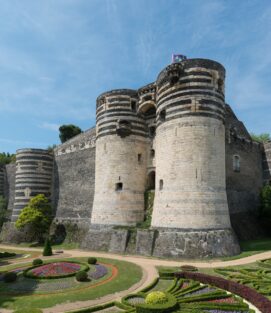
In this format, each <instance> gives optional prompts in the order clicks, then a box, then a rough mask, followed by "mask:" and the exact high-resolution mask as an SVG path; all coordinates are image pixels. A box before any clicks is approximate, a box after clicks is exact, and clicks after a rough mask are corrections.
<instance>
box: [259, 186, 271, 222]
mask: <svg viewBox="0 0 271 313" xmlns="http://www.w3.org/2000/svg"><path fill="white" fill-rule="evenodd" d="M260 200H261V215H262V216H264V217H271V185H265V186H264V187H263V188H262V190H261V194H260Z"/></svg>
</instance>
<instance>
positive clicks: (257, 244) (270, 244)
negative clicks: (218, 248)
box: [222, 238, 271, 261]
mask: <svg viewBox="0 0 271 313" xmlns="http://www.w3.org/2000/svg"><path fill="white" fill-rule="evenodd" d="M240 247H241V251H242V252H241V253H240V254H238V255H235V256H232V257H225V258H222V260H223V261H229V260H237V259H241V258H245V257H248V256H251V255H254V254H258V253H261V252H265V251H269V250H270V251H271V238H261V239H256V240H248V241H241V242H240Z"/></svg>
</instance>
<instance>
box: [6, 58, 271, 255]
mask: <svg viewBox="0 0 271 313" xmlns="http://www.w3.org/2000/svg"><path fill="white" fill-rule="evenodd" d="M224 86H225V69H224V67H223V66H222V65H221V64H219V63H217V62H215V61H212V60H207V59H186V60H183V61H181V62H178V63H173V64H171V65H169V66H167V67H166V68H165V69H164V70H162V71H161V73H160V74H159V75H158V77H157V79H156V81H155V82H153V83H151V84H148V85H147V86H144V87H142V88H140V89H138V90H131V89H118V90H113V91H109V92H105V93H103V94H101V95H100V96H99V97H98V98H97V105H96V128H92V129H89V130H87V131H86V132H84V133H82V134H80V135H78V136H76V137H74V138H72V139H71V140H69V141H67V142H65V143H64V144H61V145H59V146H57V147H56V148H55V149H54V151H53V152H50V151H47V150H41V149H20V150H18V151H17V155H16V165H14V164H9V165H7V166H5V167H2V168H1V169H0V194H3V195H5V197H6V198H8V210H9V211H10V212H11V217H10V221H9V222H7V223H5V224H4V226H3V229H2V233H1V239H2V240H3V241H9V240H10V241H16V240H18V239H22V238H23V237H24V235H23V234H21V233H18V231H16V230H15V229H14V222H15V221H16V219H17V218H18V215H19V213H20V211H21V210H22V208H23V207H24V206H25V205H26V204H27V202H28V201H29V199H30V198H31V197H32V196H35V195H36V194H39V193H43V194H45V195H46V196H48V197H49V198H50V199H51V202H52V206H53V209H54V213H55V217H54V222H53V225H52V229H51V232H52V234H54V235H55V238H57V239H58V240H64V239H66V240H69V241H76V242H78V243H80V245H81V247H82V248H88V249H93V250H105V251H112V252H120V253H134V254H141V255H154V256H162V257H163V256H164V257H181V256H185V257H208V256H212V257H215V256H226V255H233V254H237V253H238V252H239V245H238V241H237V238H236V235H235V233H236V234H237V235H238V237H239V238H242V239H246V237H247V236H250V235H251V234H252V233H253V234H255V233H256V232H258V231H259V229H257V225H255V223H254V221H253V212H255V211H256V210H257V207H258V200H259V199H258V198H259V191H260V189H261V187H262V186H263V185H264V184H265V183H268V182H270V180H271V142H269V143H266V144H265V145H263V144H261V143H258V142H255V141H253V140H252V139H251V137H250V135H249V133H248V131H247V130H246V128H245V126H244V125H243V123H242V122H240V121H239V120H238V119H237V117H236V116H235V114H234V112H233V111H232V109H231V107H230V106H229V105H228V104H226V103H225V87H224ZM146 190H153V191H152V193H153V194H154V203H153V208H152V216H151V225H150V227H149V228H147V229H146V228H142V227H140V224H142V222H144V220H145V219H146V215H147V212H146V201H145V200H146V199H145V198H146V197H145V198H144V195H146ZM151 207H152V206H151ZM148 214H150V212H148ZM137 226H138V227H137Z"/></svg>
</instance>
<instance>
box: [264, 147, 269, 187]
mask: <svg viewBox="0 0 271 313" xmlns="http://www.w3.org/2000/svg"><path fill="white" fill-rule="evenodd" d="M263 179H264V183H266V184H269V183H271V141H269V142H267V143H266V144H265V145H264V153H263Z"/></svg>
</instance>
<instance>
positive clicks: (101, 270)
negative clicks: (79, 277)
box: [88, 264, 108, 280]
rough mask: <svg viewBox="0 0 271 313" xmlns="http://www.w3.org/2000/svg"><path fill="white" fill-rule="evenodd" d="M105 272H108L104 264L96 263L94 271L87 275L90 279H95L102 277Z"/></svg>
mask: <svg viewBox="0 0 271 313" xmlns="http://www.w3.org/2000/svg"><path fill="white" fill-rule="evenodd" d="M107 273H108V270H107V268H106V267H105V266H104V265H101V264H97V265H95V271H94V272H92V273H89V274H88V277H89V278H90V279H95V280H97V279H100V278H102V277H104V276H105V275H106V274H107Z"/></svg>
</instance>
